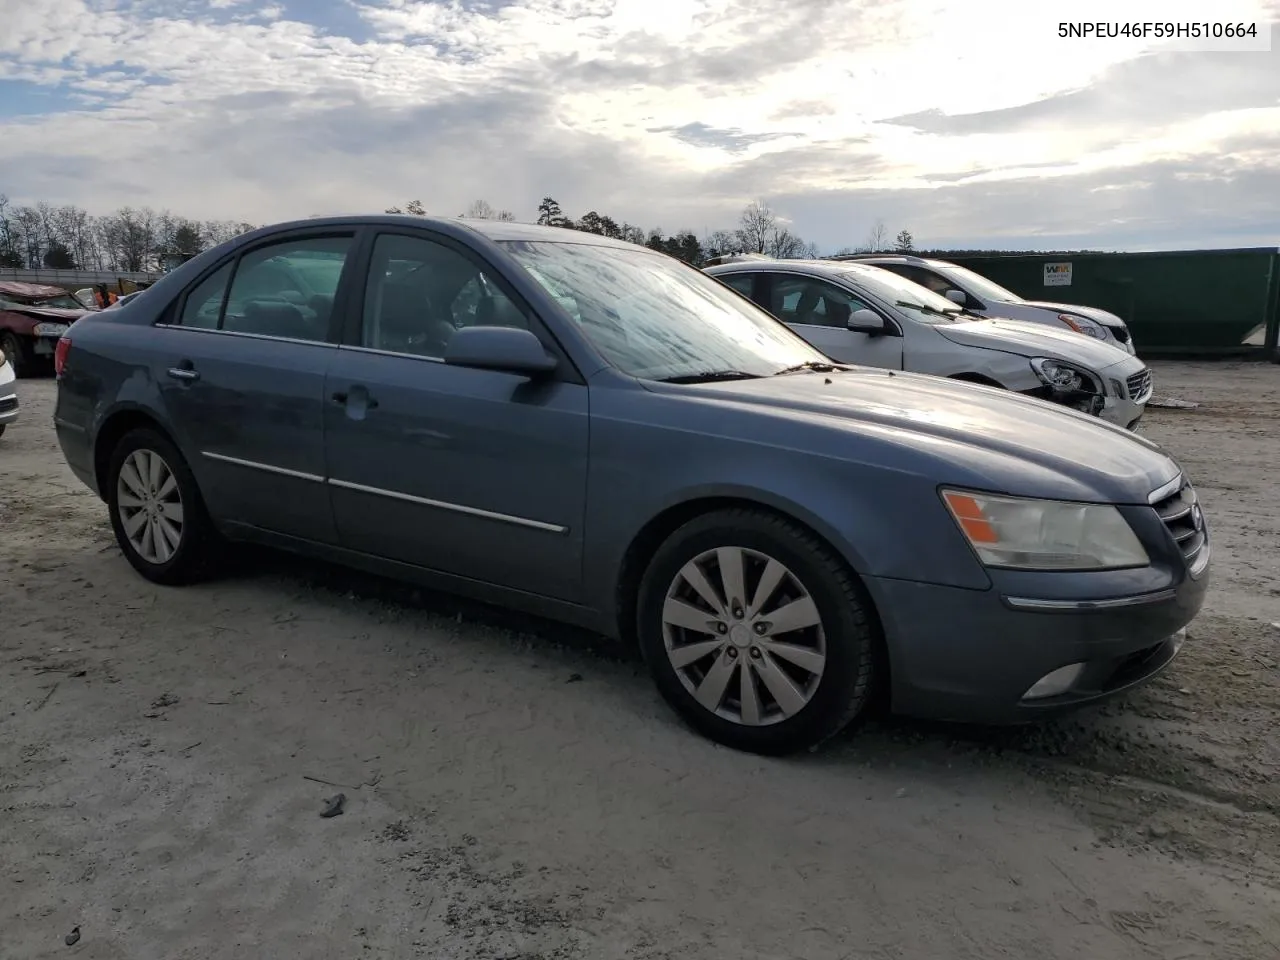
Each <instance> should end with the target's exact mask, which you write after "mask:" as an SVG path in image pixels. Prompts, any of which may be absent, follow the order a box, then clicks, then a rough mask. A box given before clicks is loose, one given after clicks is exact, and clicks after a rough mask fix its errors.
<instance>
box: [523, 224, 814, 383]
mask: <svg viewBox="0 0 1280 960" xmlns="http://www.w3.org/2000/svg"><path fill="white" fill-rule="evenodd" d="M502 245H503V246H504V247H505V248H506V249H507V251H508V252H509V253H510V254H511V255H512V256H513V257H514V258H515V259H516V260H517V261H518V262H519V263H520V265H521V266H523V267H524V268H525V269H526V270H528V271H529V273H530V275H532V276H533V278H534V279H535V280H537V281H538V283H540V284H541V285H542V286H543V287H544V288H545V289H546V290H547V292H548V293H550V294H551V295H552V296H553V297H555V298H556V299H557V300H558V301H559V302H560V304H561V306H563V307H564V308H565V310H566V311H567V312H568V314H569V316H570V317H571V318H572V319H573V320H574V321H575V322H576V323H577V324H578V325H579V327H580V328H581V329H582V332H583V333H584V334H585V335H586V336H587V338H588V339H590V341H591V342H592V344H594V345H595V347H596V349H597V350H599V351H600V353H601V354H603V355H604V357H605V359H607V360H608V361H609V363H611V364H612V365H613V366H615V367H617V368H618V369H619V370H621V371H622V372H624V373H627V374H630V375H631V376H633V377H640V378H642V379H646V380H686V381H696V380H717V379H736V378H739V377H741V378H746V377H768V376H773V375H774V374H777V373H781V372H784V371H787V370H793V369H799V368H803V367H804V366H805V365H806V364H819V365H821V364H827V363H829V362H830V361H829V360H828V359H827V358H826V357H825V356H824V355H823V354H821V353H819V352H818V351H817V350H815V349H814V348H813V347H811V346H809V344H808V343H807V342H806V341H804V340H803V339H801V338H800V336H799V335H797V334H795V333H793V332H792V331H791V330H790V329H788V328H787V326H786V325H785V324H783V323H781V322H780V321H778V320H775V319H774V318H773V317H772V316H770V315H769V314H768V313H766V312H764V311H763V310H761V309H760V308H759V307H757V306H755V305H754V304H753V303H751V302H750V301H749V300H746V299H744V298H743V297H741V296H739V295H738V294H737V293H735V292H734V291H732V290H730V289H729V288H728V287H726V286H724V285H723V284H721V283H720V282H719V281H718V280H714V279H712V278H711V277H709V276H707V275H706V274H704V273H702V272H700V271H698V270H696V269H694V268H692V267H689V266H686V265H685V264H683V263H681V262H680V261H678V260H675V259H672V258H671V257H668V256H665V255H663V254H659V253H653V252H651V251H648V250H645V249H644V248H643V247H636V248H635V250H634V251H632V250H628V249H621V248H618V247H613V246H604V245H598V244H588V243H564V242H549V241H534V242H530V241H504V242H503V244H502Z"/></svg>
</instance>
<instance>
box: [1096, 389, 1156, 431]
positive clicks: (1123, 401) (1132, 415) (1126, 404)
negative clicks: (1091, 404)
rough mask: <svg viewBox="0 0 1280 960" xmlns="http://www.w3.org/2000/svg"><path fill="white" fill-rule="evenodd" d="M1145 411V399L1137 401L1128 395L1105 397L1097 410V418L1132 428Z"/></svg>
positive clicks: (1136, 424) (1128, 428)
mask: <svg viewBox="0 0 1280 960" xmlns="http://www.w3.org/2000/svg"><path fill="white" fill-rule="evenodd" d="M1146 411H1147V404H1146V401H1142V402H1138V401H1137V400H1130V399H1129V398H1128V397H1107V398H1106V399H1105V400H1104V401H1103V403H1102V409H1101V410H1100V411H1098V418H1099V419H1100V420H1105V421H1107V423H1114V424H1115V425H1116V426H1117V427H1124V428H1125V429H1127V430H1133V429H1134V428H1136V427H1137V426H1138V421H1139V420H1141V419H1142V415H1143V414H1144V413H1146Z"/></svg>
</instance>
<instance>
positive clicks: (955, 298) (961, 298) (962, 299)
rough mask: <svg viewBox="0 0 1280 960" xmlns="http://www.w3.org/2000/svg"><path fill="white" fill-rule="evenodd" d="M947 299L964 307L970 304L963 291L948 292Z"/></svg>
mask: <svg viewBox="0 0 1280 960" xmlns="http://www.w3.org/2000/svg"><path fill="white" fill-rule="evenodd" d="M947 299H948V300H950V301H951V302H952V303H958V304H960V306H962V307H963V306H964V305H965V304H967V303H968V302H969V298H968V297H966V296H965V295H964V291H963V290H948V291H947Z"/></svg>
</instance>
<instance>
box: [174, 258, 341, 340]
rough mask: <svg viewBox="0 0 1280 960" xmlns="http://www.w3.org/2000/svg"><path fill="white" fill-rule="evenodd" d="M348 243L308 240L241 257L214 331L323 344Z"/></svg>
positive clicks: (327, 331)
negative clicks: (219, 321) (313, 341)
mask: <svg viewBox="0 0 1280 960" xmlns="http://www.w3.org/2000/svg"><path fill="white" fill-rule="evenodd" d="M351 242H352V238H351V237H308V238H304V239H298V240H287V241H285V242H283V243H273V244H270V245H268V246H265V247H259V248H257V249H256V250H252V251H250V252H249V253H246V254H245V255H244V256H242V257H241V258H240V260H239V261H238V262H237V264H236V269H235V276H234V277H232V280H231V289H230V291H229V292H228V295H227V302H226V308H225V311H224V312H223V316H222V322H221V324H220V325H219V326H220V329H222V330H226V331H228V332H231V333H252V334H258V335H260V336H269V337H281V338H284V339H288V340H316V341H324V340H327V339H328V337H329V319H330V317H331V316H332V314H333V302H334V294H335V293H336V292H337V289H338V281H339V280H340V279H341V278H342V269H343V267H344V266H345V264H346V261H347V254H348V252H349V251H350V248H351ZM211 279H212V278H211ZM188 302H190V301H188ZM184 312H185V311H184Z"/></svg>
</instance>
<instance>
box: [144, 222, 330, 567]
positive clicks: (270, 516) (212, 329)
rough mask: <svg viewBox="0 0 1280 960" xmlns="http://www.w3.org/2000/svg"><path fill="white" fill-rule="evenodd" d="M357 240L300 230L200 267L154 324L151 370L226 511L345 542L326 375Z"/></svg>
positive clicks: (183, 443) (201, 475)
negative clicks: (328, 432)
mask: <svg viewBox="0 0 1280 960" xmlns="http://www.w3.org/2000/svg"><path fill="white" fill-rule="evenodd" d="M353 239H354V234H353V232H346V233H338V234H334V233H332V232H328V233H325V234H311V235H307V234H301V235H298V236H295V237H293V238H290V239H287V240H283V241H280V240H273V241H272V242H271V243H269V244H266V245H261V246H257V247H254V248H251V249H249V250H248V251H246V252H244V253H242V254H241V255H239V256H237V257H236V258H234V259H232V260H229V261H227V262H226V263H223V264H221V265H220V266H218V267H217V268H216V269H215V270H213V271H212V272H211V273H209V274H207V275H206V276H205V277H203V278H201V279H200V280H199V281H198V282H197V283H196V284H195V285H194V286H193V287H192V288H191V289H190V290H189V291H187V293H186V294H185V296H184V297H183V298H182V299H181V300H179V302H178V303H177V304H176V305H175V308H174V312H173V314H172V315H171V316H169V317H167V318H166V322H164V323H162V324H160V325H158V326H157V328H156V338H155V340H156V345H157V350H156V352H155V354H154V356H153V357H152V364H151V365H152V375H153V376H154V378H155V381H156V383H157V384H159V387H160V392H161V396H162V398H163V402H164V405H165V408H166V410H167V412H168V415H169V420H170V423H171V425H172V427H173V429H174V431H175V433H176V434H177V439H178V442H179V446H180V447H182V449H183V450H184V452H185V453H186V455H187V457H188V459H189V461H190V463H191V468H192V470H193V471H194V472H195V474H196V477H197V478H198V479H199V481H200V489H201V492H202V493H203V495H204V498H205V500H206V502H207V504H208V506H209V509H210V511H211V512H212V514H213V515H214V516H215V517H216V518H217V519H219V520H230V521H234V522H238V523H243V524H248V525H250V526H253V527H258V528H261V529H264V530H270V531H274V532H276V533H283V534H287V535H289V536H294V537H300V538H303V539H307V540H315V541H319V542H323V543H334V542H335V541H336V532H335V529H334V524H333V512H332V510H331V509H330V506H329V491H328V489H327V488H326V485H325V482H324V479H325V464H324V396H325V394H324V385H325V379H324V378H325V370H326V368H327V367H328V365H329V362H330V360H331V359H332V357H333V356H334V355H336V353H337V347H336V332H337V331H336V330H331V329H330V327H331V315H332V314H333V312H334V311H333V303H334V298H335V296H336V295H338V294H339V293H340V292H341V291H340V286H341V282H340V281H341V279H342V277H343V274H344V270H345V269H346V268H347V266H348V264H347V261H348V253H349V252H350V251H351V249H352V244H353Z"/></svg>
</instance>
